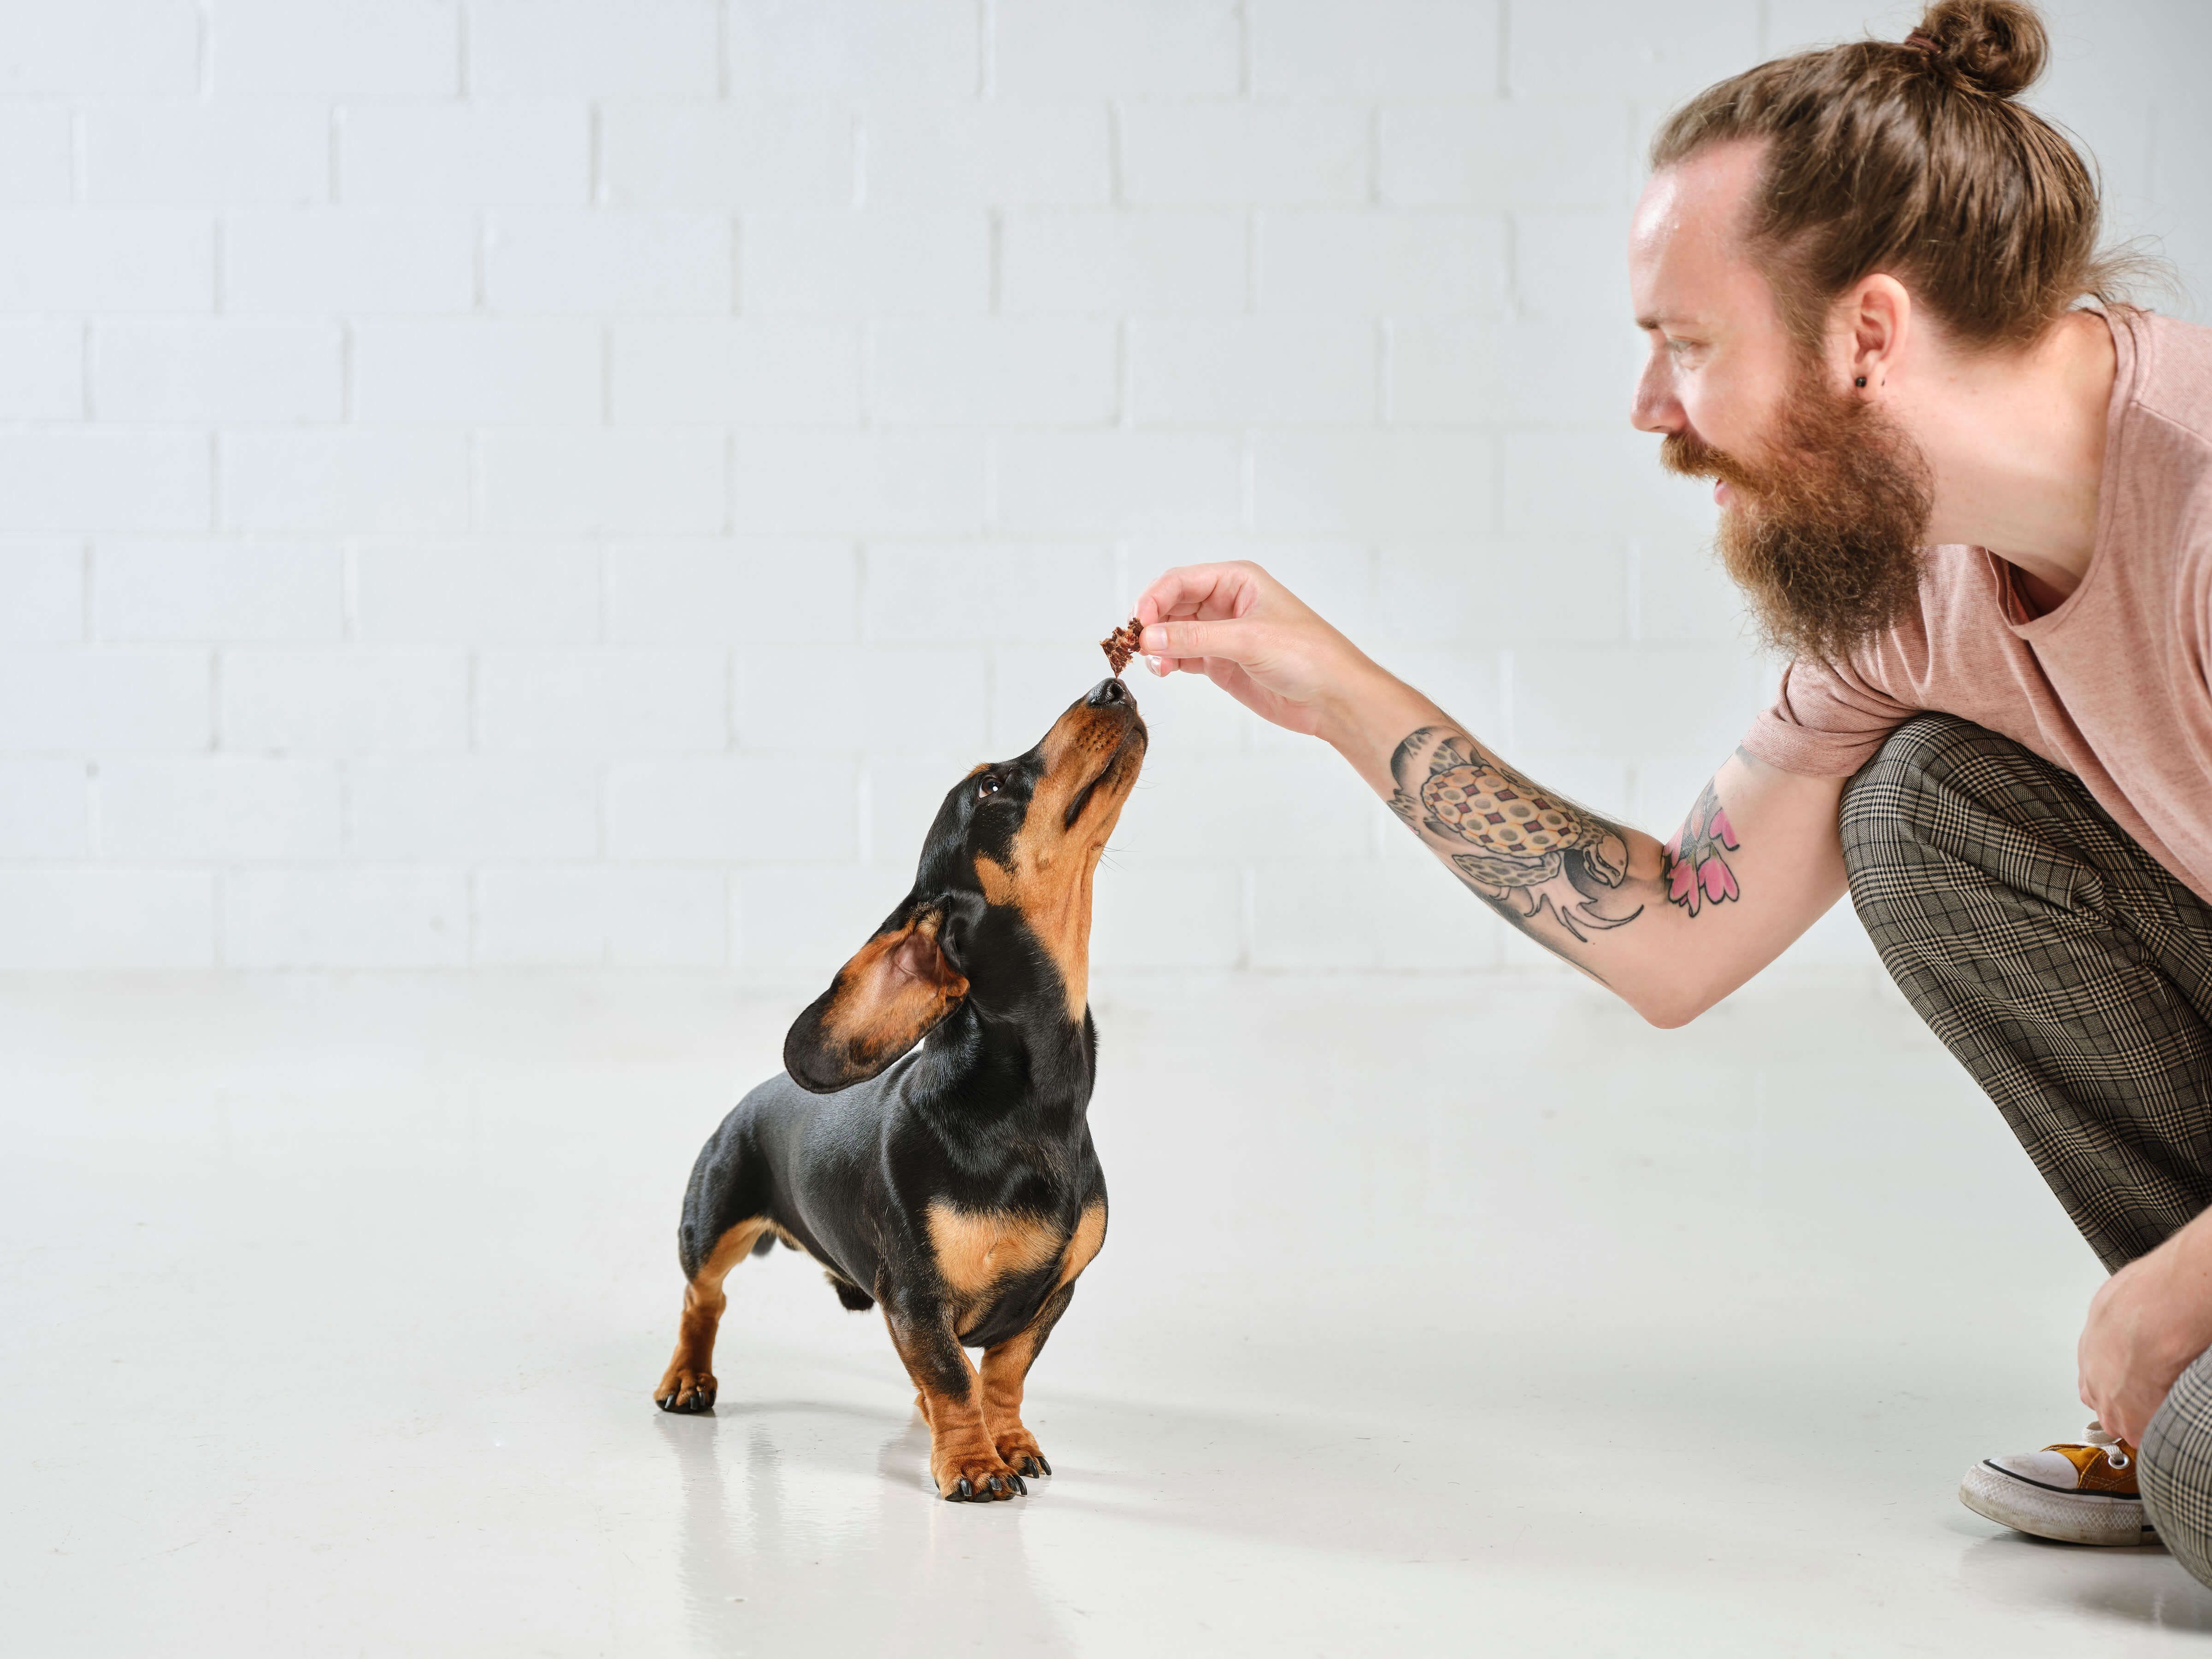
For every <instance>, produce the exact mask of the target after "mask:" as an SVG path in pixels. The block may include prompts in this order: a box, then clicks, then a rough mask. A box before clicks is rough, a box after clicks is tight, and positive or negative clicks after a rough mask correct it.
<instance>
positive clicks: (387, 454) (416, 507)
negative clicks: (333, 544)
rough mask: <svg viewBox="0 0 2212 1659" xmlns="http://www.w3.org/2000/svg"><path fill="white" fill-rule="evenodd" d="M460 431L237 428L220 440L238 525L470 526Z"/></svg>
mask: <svg viewBox="0 0 2212 1659" xmlns="http://www.w3.org/2000/svg"><path fill="white" fill-rule="evenodd" d="M468 517H469V464H468V441H467V439H466V438H465V436H464V435H462V434H460V433H458V432H453V433H445V432H406V431H389V430H386V431H371V430H357V431H350V432H341V431H318V432H234V433H229V434H226V435H224V438H223V440H222V518H223V524H224V526H225V527H226V528H228V529H233V530H279V531H281V530H310V531H327V532H339V533H343V532H356V533H359V532H386V533H394V532H398V533H430V534H435V533H436V532H440V531H451V530H459V529H461V528H462V527H464V526H465V525H466V524H467V523H468Z"/></svg>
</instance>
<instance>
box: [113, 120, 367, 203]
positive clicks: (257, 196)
mask: <svg viewBox="0 0 2212 1659" xmlns="http://www.w3.org/2000/svg"><path fill="white" fill-rule="evenodd" d="M84 145H85V165H84V177H85V193H86V198H87V199H88V200H89V201H94V202H105V203H116V204H125V205H131V206H136V205H138V204H144V203H154V204H162V205H168V206H176V207H198V206H207V207H245V206H249V205H252V206H269V207H295V206H303V205H306V204H311V203H317V202H322V201H325V200H327V199H328V198H329V196H330V191H331V112H330V109H329V107H328V106H326V105H323V104H319V103H295V102H289V101H288V102H283V103H273V102H272V103H246V104H115V105H103V106H95V107H94V108H93V109H91V110H88V111H87V112H86V114H85V119H84Z"/></svg>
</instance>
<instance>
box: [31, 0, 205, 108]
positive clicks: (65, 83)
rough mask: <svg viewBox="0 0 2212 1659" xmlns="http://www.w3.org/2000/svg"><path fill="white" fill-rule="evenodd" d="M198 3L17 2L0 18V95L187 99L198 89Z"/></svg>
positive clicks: (115, 0) (148, 0)
mask: <svg viewBox="0 0 2212 1659" xmlns="http://www.w3.org/2000/svg"><path fill="white" fill-rule="evenodd" d="M199 11H200V9H199V8H198V7H197V6H196V5H194V4H193V3H192V0H72V3H70V4H69V5H67V6H50V5H44V4H40V3H36V0H12V3H10V4H9V6H8V7H7V8H6V9H5V10H4V12H0V18H3V19H4V20H5V26H4V27H0V95H4V96H7V97H9V98H84V97H99V98H131V97H149V96H152V97H161V96H165V95H166V96H171V97H189V96H190V95H191V94H193V93H194V92H196V91H197V90H198V88H199V80H200V39H199V36H200V18H199Z"/></svg>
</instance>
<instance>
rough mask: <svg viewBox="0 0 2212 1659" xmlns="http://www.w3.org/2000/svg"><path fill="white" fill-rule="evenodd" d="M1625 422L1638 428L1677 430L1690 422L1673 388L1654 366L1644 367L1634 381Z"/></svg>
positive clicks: (1660, 430)
mask: <svg viewBox="0 0 2212 1659" xmlns="http://www.w3.org/2000/svg"><path fill="white" fill-rule="evenodd" d="M1628 423H1629V424H1630V425H1631V426H1632V427H1634V428H1636V429H1637V430H1638V432H1658V433H1673V432H1680V431H1681V430H1683V429H1684V428H1686V427H1687V426H1688V425H1689V422H1688V420H1687V419H1686V417H1685V416H1683V413H1682V405H1681V404H1680V401H1679V400H1678V399H1677V398H1675V396H1674V388H1673V387H1671V386H1668V384H1667V382H1666V380H1665V378H1664V377H1663V376H1662V375H1661V374H1658V373H1657V372H1656V370H1652V369H1647V370H1645V371H1644V374H1643V376H1642V378H1640V379H1639V380H1638V381H1637V382H1636V395H1635V396H1634V397H1633V398H1630V399H1629V403H1628Z"/></svg>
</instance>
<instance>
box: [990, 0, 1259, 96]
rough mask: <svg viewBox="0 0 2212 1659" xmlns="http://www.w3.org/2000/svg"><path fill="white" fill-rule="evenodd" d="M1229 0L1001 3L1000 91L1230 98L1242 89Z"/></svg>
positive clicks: (996, 44)
mask: <svg viewBox="0 0 2212 1659" xmlns="http://www.w3.org/2000/svg"><path fill="white" fill-rule="evenodd" d="M991 15H992V21H993V22H994V25H995V33H994V38H993V40H992V54H993V59H994V64H995V66H996V71H997V76H996V88H995V89H996V90H998V91H1000V92H1003V93H1005V94H1007V95H1008V96H1011V97H1014V98H1024V97H1027V98H1037V97H1046V96H1049V97H1054V98H1073V97H1079V96H1082V95H1084V94H1093V95H1096V94H1118V95H1122V96H1145V95H1147V94H1150V95H1153V96H1172V97H1230V96H1233V95H1234V94H1236V93H1237V92H1238V91H1239V90H1240V89H1241V88H1240V84H1239V83H1240V82H1241V80H1242V76H1243V63H1242V58H1243V40H1242V38H1241V33H1240V30H1239V28H1238V26H1237V7H1236V6H1235V5H1233V4H1231V3H1229V0H1001V3H1000V4H998V5H997V6H995V7H994V8H993V10H992V14H991Z"/></svg>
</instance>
